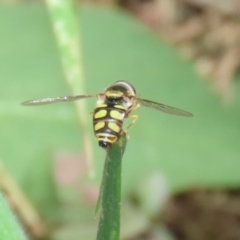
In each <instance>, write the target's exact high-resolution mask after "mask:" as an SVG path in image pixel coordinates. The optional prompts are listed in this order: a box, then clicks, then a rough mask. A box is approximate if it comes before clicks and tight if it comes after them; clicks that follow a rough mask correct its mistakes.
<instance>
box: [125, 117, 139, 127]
mask: <svg viewBox="0 0 240 240" xmlns="http://www.w3.org/2000/svg"><path fill="white" fill-rule="evenodd" d="M127 118H133V120H132V122H131V123H130V124H129V125H128V126H127V128H126V130H128V129H129V128H130V127H131V126H132V125H133V124H134V123H135V122H136V121H137V119H138V115H129V116H127Z"/></svg>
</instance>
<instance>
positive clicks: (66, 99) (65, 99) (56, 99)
mask: <svg viewBox="0 0 240 240" xmlns="http://www.w3.org/2000/svg"><path fill="white" fill-rule="evenodd" d="M90 97H96V95H76V96H64V97H47V98H40V99H33V100H29V101H25V102H22V103H21V104H22V105H24V106H31V105H47V104H51V103H57V102H70V101H76V100H79V99H84V98H90Z"/></svg>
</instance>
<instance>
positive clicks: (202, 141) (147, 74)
mask: <svg viewBox="0 0 240 240" xmlns="http://www.w3.org/2000/svg"><path fill="white" fill-rule="evenodd" d="M80 18H81V23H82V33H83V56H84V59H83V60H84V65H85V66H86V71H85V72H86V79H87V89H88V90H87V93H98V92H101V91H102V90H103V89H104V88H105V87H106V86H107V85H108V84H111V83H112V82H114V81H116V80H118V79H126V80H128V81H130V82H131V83H132V84H133V85H134V86H135V87H136V89H137V92H138V93H139V95H140V96H141V97H143V98H148V99H151V100H154V101H159V102H163V103H165V104H168V105H172V106H174V107H178V108H182V109H184V110H187V111H190V112H192V113H193V114H194V118H192V119H187V118H178V117H173V116H170V115H167V114H162V113H160V112H157V111H154V110H152V109H146V108H141V109H139V110H138V113H139V115H140V118H139V120H138V121H137V123H136V124H134V126H133V127H132V128H131V129H130V131H129V134H130V137H131V138H130V140H129V143H128V151H127V152H126V155H125V157H124V159H125V161H124V162H123V190H124V191H125V192H126V191H128V190H129V189H131V188H132V187H133V186H134V185H137V184H139V182H140V181H139V180H140V179H142V177H143V176H145V175H147V174H149V173H151V172H152V171H155V170H160V171H161V172H162V173H163V174H164V175H165V176H166V178H167V180H168V183H169V185H170V187H171V190H174V191H178V190H181V189H183V188H188V187H189V186H192V185H205V186H209V187H211V186H220V187H221V186H231V187H235V186H239V182H240V175H239V174H238V171H236V169H238V168H239V167H240V161H239V154H240V150H239V140H240V135H239V127H240V126H239V118H240V110H239V99H238V102H237V103H235V104H233V105H232V106H229V107H227V106H224V105H223V104H222V103H221V101H220V100H219V99H218V98H217V97H216V96H214V95H213V94H212V93H211V92H210V91H209V88H208V86H207V85H206V84H205V83H204V82H203V81H202V79H201V78H200V77H198V76H197V74H196V73H195V71H194V69H193V66H192V64H189V63H186V62H184V61H182V60H181V59H180V57H178V55H177V53H176V52H175V50H174V49H173V48H171V47H169V46H168V45H167V44H166V43H164V42H162V41H161V40H160V39H158V37H157V36H156V35H154V34H152V33H151V32H149V31H147V30H146V29H144V28H143V27H142V26H141V25H140V24H139V23H136V21H134V20H133V19H132V18H130V17H129V16H127V15H125V14H124V13H122V12H120V11H116V10H110V9H102V8H101V9H98V8H93V7H82V9H81V14H80ZM0 21H1V23H4V24H1V27H0V31H1V34H0V43H1V52H0V72H1V78H0V83H1V88H0V116H1V117H0V126H1V135H0V142H1V144H0V157H1V158H2V159H3V160H4V162H5V166H6V167H7V168H8V169H10V171H11V172H12V173H13V174H14V176H15V177H16V178H17V179H18V180H19V181H20V182H22V183H23V182H24V178H25V176H26V175H27V172H28V171H29V164H30V162H34V161H35V158H36V153H39V152H41V151H43V150H44V149H49V148H52V149H68V150H75V151H76V149H78V150H79V149H81V146H82V140H81V131H80V130H79V128H78V124H77V116H76V113H75V112H74V108H73V105H72V104H71V103H69V104H56V105H51V106H44V107H38V108H23V107H22V106H20V105H19V104H20V102H22V101H24V100H27V99H31V98H38V97H46V96H61V95H68V94H70V91H69V89H68V87H67V86H66V84H65V82H64V79H63V73H62V70H61V64H60V60H59V56H58V53H57V49H56V46H55V41H54V37H53V33H52V30H51V25H50V21H49V17H48V14H47V11H46V9H45V8H44V7H43V6H41V5H37V4H35V5H34V4H33V5H30V4H29V5H26V4H25V5H16V6H14V7H11V8H8V7H4V6H1V7H0ZM89 103H90V105H91V108H89V112H91V111H92V109H93V108H94V101H93V100H89ZM91 120H92V119H91V116H89V121H91ZM92 139H94V138H93V134H92ZM94 155H95V156H97V157H95V158H96V159H97V161H95V162H96V165H97V172H98V179H100V176H101V172H102V167H103V161H99V159H104V151H102V149H100V148H99V147H98V144H97V143H96V142H95V143H94ZM36 167H37V165H36ZM34 177H35V176H33V178H34ZM36 178H37V176H36ZM32 182H33V183H34V185H35V184H36V181H35V180H32ZM28 188H29V186H25V190H26V192H27V193H28V194H29V195H31V191H30V189H31V188H29V189H28ZM38 188H39V191H40V192H41V191H42V190H41V188H45V187H44V186H43V184H40V183H39V184H38ZM44 191H46V190H44Z"/></svg>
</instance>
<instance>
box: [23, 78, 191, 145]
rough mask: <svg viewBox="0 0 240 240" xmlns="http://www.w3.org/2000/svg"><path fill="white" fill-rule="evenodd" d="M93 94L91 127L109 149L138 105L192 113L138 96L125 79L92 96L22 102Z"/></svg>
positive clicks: (34, 102)
mask: <svg viewBox="0 0 240 240" xmlns="http://www.w3.org/2000/svg"><path fill="white" fill-rule="evenodd" d="M91 97H96V98H97V99H98V101H97V106H96V108H95V110H94V112H93V113H92V117H93V129H94V134H95V137H96V139H97V141H98V144H99V146H100V147H102V148H104V149H109V148H111V146H112V144H113V143H115V142H116V141H117V140H118V139H119V138H120V136H121V134H122V132H123V131H127V130H128V129H129V128H130V127H131V126H132V125H133V124H134V123H135V122H136V120H137V119H138V116H137V115H131V113H132V112H133V111H134V110H136V109H137V108H138V107H140V106H145V107H150V108H154V109H156V110H159V111H162V112H165V113H168V114H173V115H178V116H184V117H192V116H193V115H192V114H191V113H189V112H186V111H184V110H180V109H177V108H174V107H170V106H167V105H165V104H162V103H157V102H153V101H150V100H146V99H142V98H138V97H137V96H136V90H135V88H134V87H133V86H132V85H131V84H130V83H129V82H127V81H124V80H120V81H117V82H115V83H113V84H112V85H110V86H109V87H107V88H106V89H105V90H104V91H103V93H99V94H92V95H76V96H64V97H47V98H42V99H34V100H29V101H26V102H23V103H22V105H25V106H32V105H33V106H35V105H45V104H51V103H56V102H69V101H75V100H80V99H85V98H91ZM125 118H132V119H133V121H132V122H131V123H130V124H129V125H128V127H127V128H126V130H123V121H124V119H125Z"/></svg>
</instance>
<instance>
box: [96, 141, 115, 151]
mask: <svg viewBox="0 0 240 240" xmlns="http://www.w3.org/2000/svg"><path fill="white" fill-rule="evenodd" d="M98 145H99V146H100V147H102V148H104V149H109V148H110V147H111V146H112V144H111V143H110V142H105V141H99V142H98Z"/></svg>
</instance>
